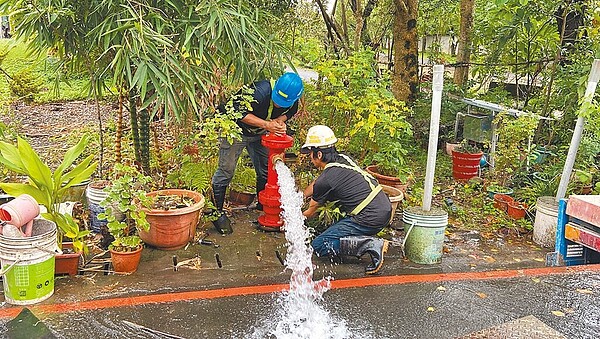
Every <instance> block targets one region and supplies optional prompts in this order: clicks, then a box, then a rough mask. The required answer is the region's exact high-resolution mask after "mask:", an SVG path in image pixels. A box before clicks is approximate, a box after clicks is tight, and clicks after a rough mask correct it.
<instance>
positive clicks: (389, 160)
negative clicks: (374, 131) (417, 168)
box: [371, 142, 411, 183]
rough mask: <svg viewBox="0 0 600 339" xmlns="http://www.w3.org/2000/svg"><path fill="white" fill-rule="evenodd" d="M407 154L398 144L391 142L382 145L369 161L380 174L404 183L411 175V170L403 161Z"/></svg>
mask: <svg viewBox="0 0 600 339" xmlns="http://www.w3.org/2000/svg"><path fill="white" fill-rule="evenodd" d="M407 154H408V150H407V149H406V148H404V147H402V145H401V144H400V143H392V142H391V143H388V144H385V145H383V146H382V148H380V149H379V152H377V153H375V154H373V156H372V158H371V159H372V160H373V162H375V163H376V164H377V170H378V172H379V173H380V174H383V175H387V176H392V177H397V178H398V179H400V181H402V182H404V183H405V182H407V181H408V178H409V177H410V174H411V170H410V168H409V167H408V166H407V164H406V161H405V160H404V159H405V158H406V155H407Z"/></svg>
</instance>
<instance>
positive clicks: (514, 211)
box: [506, 201, 527, 219]
mask: <svg viewBox="0 0 600 339" xmlns="http://www.w3.org/2000/svg"><path fill="white" fill-rule="evenodd" d="M506 212H508V215H509V216H510V217H511V218H513V219H522V218H524V217H525V214H526V212H527V204H526V203H524V202H518V201H513V202H510V203H509V204H508V208H507V210H506Z"/></svg>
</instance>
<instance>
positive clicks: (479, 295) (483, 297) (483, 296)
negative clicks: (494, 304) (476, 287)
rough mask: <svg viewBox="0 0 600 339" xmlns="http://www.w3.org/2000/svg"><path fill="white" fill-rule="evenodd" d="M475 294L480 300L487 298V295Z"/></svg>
mask: <svg viewBox="0 0 600 339" xmlns="http://www.w3.org/2000/svg"><path fill="white" fill-rule="evenodd" d="M475 294H477V296H478V297H479V298H481V299H485V298H487V294H485V293H483V292H476V293H475Z"/></svg>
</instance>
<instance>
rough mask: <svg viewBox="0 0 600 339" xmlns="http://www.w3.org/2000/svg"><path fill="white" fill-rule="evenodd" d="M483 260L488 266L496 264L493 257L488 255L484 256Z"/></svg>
mask: <svg viewBox="0 0 600 339" xmlns="http://www.w3.org/2000/svg"><path fill="white" fill-rule="evenodd" d="M483 259H485V261H486V262H488V263H490V264H491V263H494V262H496V259H494V258H493V257H491V256H489V255H486V256H484V257H483Z"/></svg>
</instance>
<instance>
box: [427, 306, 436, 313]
mask: <svg viewBox="0 0 600 339" xmlns="http://www.w3.org/2000/svg"><path fill="white" fill-rule="evenodd" d="M433 311H435V307H433V306H429V307H427V312H433Z"/></svg>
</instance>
